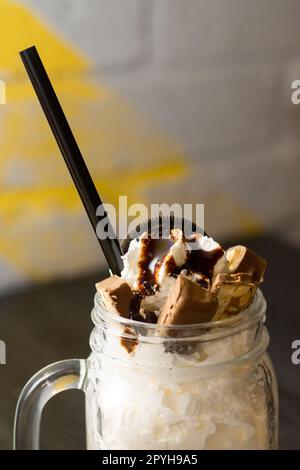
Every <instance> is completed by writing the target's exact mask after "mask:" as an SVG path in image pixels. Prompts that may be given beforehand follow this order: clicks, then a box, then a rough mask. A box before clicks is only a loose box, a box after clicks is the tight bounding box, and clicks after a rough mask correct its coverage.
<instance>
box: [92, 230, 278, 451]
mask: <svg viewBox="0 0 300 470" xmlns="http://www.w3.org/2000/svg"><path fill="white" fill-rule="evenodd" d="M123 261H124V269H123V271H122V273H121V276H112V277H110V278H108V279H106V280H104V281H102V282H100V283H98V284H97V285H96V287H97V294H96V296H95V307H94V310H93V313H92V318H93V321H94V323H95V329H94V331H93V333H92V335H91V348H92V354H91V355H90V357H89V359H88V363H87V364H88V366H87V374H86V378H85V384H84V390H85V392H86V420H87V442H88V448H89V449H154V450H156V449H170V450H176V449H194V450H201V449H273V448H276V446H277V412H278V410H277V408H278V404H277V388H276V379H275V376H274V372H273V368H272V365H271V362H270V360H269V358H268V356H267V354H266V352H265V351H266V348H267V346H268V342H269V337H268V333H267V331H266V329H265V327H264V319H265V310H266V303H265V300H264V297H263V295H262V293H261V291H260V289H259V285H260V283H261V282H262V281H263V276H264V272H265V268H266V262H265V260H264V259H262V258H261V257H260V256H258V255H257V254H255V253H254V252H252V251H251V250H249V249H247V248H246V247H244V246H241V245H238V246H234V247H231V248H229V249H228V250H224V249H223V248H222V247H221V246H220V245H219V244H218V243H217V242H215V241H214V240H213V239H212V238H209V237H206V236H204V235H201V234H195V235H192V236H191V237H185V236H184V234H183V233H182V231H180V230H178V229H173V230H171V231H170V236H169V238H168V239H167V240H163V239H153V238H152V236H151V235H150V234H148V233H146V232H145V233H143V234H142V235H141V236H140V238H139V239H135V240H132V241H131V243H130V244H129V248H128V251H127V253H126V254H125V255H124V257H123Z"/></svg>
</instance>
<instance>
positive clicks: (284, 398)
mask: <svg viewBox="0 0 300 470" xmlns="http://www.w3.org/2000/svg"><path fill="white" fill-rule="evenodd" d="M243 243H245V244H248V246H250V247H253V248H254V249H255V250H257V251H258V252H259V253H261V254H264V256H265V257H266V258H267V259H268V262H269V266H268V272H267V276H266V280H265V285H264V293H265V296H266V298H267V300H268V315H269V316H268V321H267V323H268V329H269V332H270V334H271V345H270V353H271V356H272V359H273V361H274V364H275V368H276V371H277V375H278V379H279V387H280V447H281V448H282V449H300V365H299V366H295V365H293V364H292V362H291V353H292V349H291V344H292V342H293V340H295V339H300V301H299V299H300V286H299V278H300V276H299V274H300V273H299V267H300V256H299V251H298V250H297V249H296V248H293V247H291V246H289V245H288V244H286V243H284V242H282V241H280V240H279V239H278V240H276V239H274V238H273V237H269V236H267V235H266V236H264V237H261V238H259V239H256V240H244V241H243ZM104 276H105V273H103V272H102V273H101V272H99V273H94V274H90V275H89V276H86V277H83V278H81V279H77V280H72V281H66V282H59V283H53V284H51V285H44V286H39V287H35V288H32V289H30V290H26V291H23V292H21V293H18V294H15V295H11V296H7V297H5V298H2V299H0V339H2V340H4V341H5V342H6V344H7V364H6V365H5V366H4V365H2V366H0V449H9V448H11V447H12V430H13V419H14V411H15V406H16V401H17V398H18V396H19V393H20V391H21V389H22V387H23V385H24V384H25V382H26V381H27V379H28V378H29V377H31V376H32V375H33V374H34V372H36V371H37V370H38V369H40V368H41V367H43V366H45V365H47V364H48V363H51V362H54V361H57V360H60V359H64V358H72V357H86V356H87V355H88V353H89V343H88V341H89V334H90V331H91V329H92V323H91V320H90V311H91V307H92V302H93V295H94V284H95V282H96V281H97V280H99V279H101V278H103V277H104ZM42 429H43V431H42V439H41V441H42V442H41V444H42V448H48V449H81V448H84V447H85V432H84V397H83V395H82V394H81V393H78V392H76V391H71V392H68V393H67V394H61V395H59V396H58V397H56V398H55V399H54V400H53V401H52V402H50V403H49V404H48V406H47V408H46V411H45V413H44V417H43V426H42Z"/></svg>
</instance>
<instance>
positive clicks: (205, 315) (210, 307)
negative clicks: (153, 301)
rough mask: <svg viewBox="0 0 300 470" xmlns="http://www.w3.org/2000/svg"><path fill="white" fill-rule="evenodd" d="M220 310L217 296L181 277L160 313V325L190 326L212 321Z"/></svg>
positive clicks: (178, 278)
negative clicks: (218, 309)
mask: <svg viewBox="0 0 300 470" xmlns="http://www.w3.org/2000/svg"><path fill="white" fill-rule="evenodd" d="M217 308H218V303H217V299H216V297H215V295H214V294H213V293H212V292H210V291H209V290H208V289H204V288H203V287H201V286H200V285H199V284H197V283H196V282H193V281H191V280H190V279H188V278H187V277H185V276H183V275H179V276H178V277H177V279H176V283H175V284H174V286H173V287H172V289H171V290H170V292H169V296H168V299H167V301H166V303H165V305H164V306H163V307H162V310H161V311H160V313H159V317H158V322H157V323H158V324H160V325H189V324H193V323H203V322H208V321H210V320H211V319H212V318H213V317H214V315H215V313H216V311H217Z"/></svg>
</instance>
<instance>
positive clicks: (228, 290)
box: [211, 273, 257, 320]
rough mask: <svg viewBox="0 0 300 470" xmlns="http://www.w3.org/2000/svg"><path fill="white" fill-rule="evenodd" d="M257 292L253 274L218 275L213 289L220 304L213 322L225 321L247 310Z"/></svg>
mask: <svg viewBox="0 0 300 470" xmlns="http://www.w3.org/2000/svg"><path fill="white" fill-rule="evenodd" d="M256 290H257V284H256V283H254V282H253V280H252V275H251V274H248V273H239V274H218V275H217V277H216V279H215V280H214V282H213V284H212V287H211V291H212V292H213V293H214V294H215V295H216V296H217V299H218V304H219V306H218V310H217V312H216V315H215V316H214V319H213V320H223V319H225V318H228V317H230V316H232V315H236V314H237V313H239V312H240V311H241V310H244V309H245V308H247V307H248V306H249V305H250V304H251V302H252V300H253V297H254V295H255V292H256Z"/></svg>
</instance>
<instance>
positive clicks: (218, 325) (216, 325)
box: [93, 289, 266, 340]
mask: <svg viewBox="0 0 300 470" xmlns="http://www.w3.org/2000/svg"><path fill="white" fill-rule="evenodd" d="M94 303H95V307H97V310H98V312H100V315H99V314H98V315H97V313H98V312H97V313H96V315H93V322H94V323H95V325H96V326H101V323H100V322H101V320H104V321H105V320H111V321H112V322H115V323H117V324H119V325H123V326H124V327H133V328H137V329H140V328H146V329H147V330H148V331H152V332H153V333H156V332H159V331H160V330H163V331H164V332H168V331H172V332H175V331H177V332H180V331H181V330H184V331H185V332H186V331H187V330H191V331H193V330H197V331H200V330H203V331H207V330H211V329H218V330H223V331H225V330H226V329H227V327H229V328H230V329H231V330H232V329H235V328H233V327H242V329H244V328H247V326H249V325H250V324H252V323H255V322H257V321H259V320H260V319H261V318H264V315H265V312H266V300H265V298H264V295H263V293H262V291H261V290H260V289H257V291H256V294H255V296H254V298H253V300H252V302H251V304H250V305H249V307H247V308H246V309H245V310H243V311H242V312H240V313H238V314H236V315H233V316H232V317H230V318H226V319H223V320H217V321H210V322H203V323H190V324H177V325H161V324H157V323H147V322H141V321H137V320H132V319H128V318H124V317H121V316H120V315H117V314H116V313H114V312H111V311H109V310H108V309H107V308H106V307H105V305H104V304H103V301H102V298H101V294H100V293H99V292H97V293H96V294H95V298H94ZM102 326H103V325H102ZM170 339H171V338H170ZM174 339H175V338H174ZM177 340H178V337H177Z"/></svg>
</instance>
